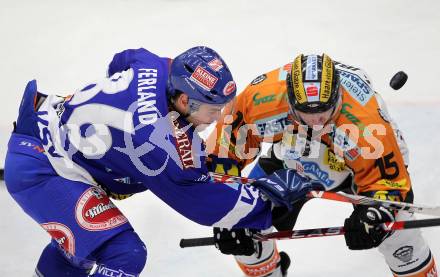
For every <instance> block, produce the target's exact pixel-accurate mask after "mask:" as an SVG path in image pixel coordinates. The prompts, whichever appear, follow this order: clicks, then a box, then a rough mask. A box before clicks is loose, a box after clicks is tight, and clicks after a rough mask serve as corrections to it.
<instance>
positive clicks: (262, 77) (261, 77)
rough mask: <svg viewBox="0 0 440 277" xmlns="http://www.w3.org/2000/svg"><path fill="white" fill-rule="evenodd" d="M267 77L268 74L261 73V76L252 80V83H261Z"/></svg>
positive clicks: (253, 84)
mask: <svg viewBox="0 0 440 277" xmlns="http://www.w3.org/2000/svg"><path fill="white" fill-rule="evenodd" d="M266 79H267V75H266V74H261V75H260V76H258V77H257V78H255V79H253V80H252V82H251V85H252V86H255V85H258V84H259V83H261V82H263V81H264V80H266Z"/></svg>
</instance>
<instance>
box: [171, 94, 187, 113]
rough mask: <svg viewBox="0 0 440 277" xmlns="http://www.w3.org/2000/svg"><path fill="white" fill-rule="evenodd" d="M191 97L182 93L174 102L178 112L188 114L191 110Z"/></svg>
mask: <svg viewBox="0 0 440 277" xmlns="http://www.w3.org/2000/svg"><path fill="white" fill-rule="evenodd" d="M188 103H189V97H188V95H187V94H185V93H180V94H179V95H178V96H177V97H176V98H175V100H174V105H175V107H176V109H177V110H178V112H181V113H182V112H183V113H186V112H187V110H189V105H188Z"/></svg>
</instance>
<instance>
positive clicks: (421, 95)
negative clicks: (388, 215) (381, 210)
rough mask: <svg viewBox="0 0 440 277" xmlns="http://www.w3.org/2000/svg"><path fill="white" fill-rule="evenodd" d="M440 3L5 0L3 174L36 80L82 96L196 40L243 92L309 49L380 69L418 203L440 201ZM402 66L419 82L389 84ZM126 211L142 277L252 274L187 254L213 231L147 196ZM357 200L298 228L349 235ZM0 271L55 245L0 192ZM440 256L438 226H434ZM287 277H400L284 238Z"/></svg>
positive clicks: (330, 243)
mask: <svg viewBox="0 0 440 277" xmlns="http://www.w3.org/2000/svg"><path fill="white" fill-rule="evenodd" d="M439 10H440V2H439V1H438V0H418V1H414V0H370V1H362V2H361V1H353V0H333V1H327V0H320V1H319V0H307V1H305V0H304V1H294V0H279V1H274V0H272V1H269V0H264V1H259V0H253V1H240V0H235V1H234V0H222V1H211V0H199V1H198V0H187V1H184V0H162V1H148V0H143V1H141V0H138V1H135V0H133V1H128V0H126V1H123V0H118V1H116V0H108V1H103V0H96V1H83V0H82V1H63V0H57V1H55V0H40V1H19V0H17V1H10V0H0V87H1V89H0V99H1V101H0V104H1V106H0V111H1V113H0V115H1V117H0V166H1V167H3V163H4V155H5V151H6V143H7V140H8V136H9V134H8V133H9V130H10V123H11V122H12V121H13V120H15V118H16V116H17V107H18V104H19V101H20V98H21V94H22V91H23V88H24V86H25V85H26V82H27V81H28V80H30V79H34V78H35V79H37V80H38V84H39V88H40V90H41V91H44V92H48V93H56V94H67V93H70V92H73V91H74V90H75V89H76V88H79V87H81V86H82V85H83V84H85V83H87V82H89V81H93V80H95V79H98V78H101V77H103V76H104V75H105V71H106V65H107V64H108V62H109V61H110V59H111V57H112V55H113V54H114V53H115V52H119V51H121V50H123V49H126V48H138V47H144V48H147V49H149V50H150V51H152V52H154V53H157V54H159V55H162V56H169V57H173V56H175V55H176V54H178V53H180V52H182V51H184V50H185V49H187V48H189V47H192V46H195V45H201V44H204V45H208V46H211V47H212V48H214V49H216V50H217V51H218V52H219V53H220V54H221V55H222V56H223V57H224V59H225V60H226V62H227V63H228V64H229V66H230V68H231V70H232V72H233V73H234V75H235V78H236V81H237V83H238V89H239V90H241V89H243V88H244V86H245V85H246V84H247V83H248V82H250V81H251V80H252V79H253V78H254V77H256V76H257V75H259V74H261V73H263V72H266V71H269V70H271V69H274V68H276V67H278V66H281V65H283V64H285V63H287V62H289V61H291V60H292V59H293V58H294V57H295V56H296V55H297V54H298V53H300V52H304V53H306V54H307V53H322V52H326V53H327V54H329V55H330V56H331V57H332V58H334V59H336V60H340V61H343V62H346V63H348V64H352V65H356V66H359V67H361V68H363V69H364V70H366V71H367V72H368V74H369V75H370V77H371V79H372V80H373V83H374V87H375V89H376V90H377V91H379V92H381V93H382V95H383V97H384V98H385V100H386V101H387V102H388V106H389V110H390V113H391V115H392V116H393V117H394V119H395V120H396V121H397V122H398V124H399V126H400V127H401V129H402V131H403V132H404V135H405V137H406V141H407V143H408V145H409V148H410V151H411V153H410V154H411V164H410V168H409V169H410V172H411V176H412V178H413V184H414V191H415V202H416V203H419V204H421V203H423V204H431V205H440V182H439V180H438V178H440V148H439V146H438V143H439V142H440V130H439V128H438V125H439V124H440V108H439V106H440V88H439V87H440V54H439V51H440V16H439V15H438V11H439ZM398 70H404V71H406V72H407V73H408V75H409V80H408V83H407V84H406V85H405V86H404V87H403V88H402V89H401V90H400V91H399V92H394V91H392V89H391V88H390V87H389V86H388V82H389V79H390V77H391V76H392V75H393V74H394V73H395V72H396V71H398ZM117 205H118V206H119V207H120V208H121V209H122V210H123V211H124V213H125V214H126V216H127V217H128V218H129V219H130V221H131V223H132V224H133V226H134V227H135V229H136V230H137V232H138V233H139V235H140V237H141V238H142V239H143V240H144V241H145V243H146V245H147V247H148V261H147V266H146V268H145V270H144V273H143V274H142V276H242V275H241V272H240V271H239V269H238V267H237V266H236V264H235V262H234V261H233V258H232V257H230V256H223V255H221V254H219V253H218V252H217V251H216V249H215V248H213V247H201V248H192V249H180V248H179V246H178V243H179V239H180V238H183V237H198V236H207V235H210V234H211V228H207V227H203V226H199V225H197V224H195V223H192V222H190V221H189V220H187V219H185V218H183V217H181V216H180V215H178V214H177V213H176V212H174V211H173V210H172V209H170V208H169V207H168V206H166V205H165V204H164V203H162V202H160V201H159V200H157V199H156V198H155V197H154V195H152V194H151V193H149V192H147V193H144V194H140V195H136V196H134V197H132V198H130V199H128V200H125V201H122V202H118V203H117ZM350 211H351V207H350V205H347V204H343V203H329V202H326V201H325V200H314V201H311V202H309V203H308V204H307V205H306V206H305V208H304V210H303V212H302V213H301V215H300V218H299V219H298V224H297V226H296V227H297V228H313V227H325V226H338V225H341V224H342V223H343V219H344V218H345V217H346V216H348V215H349V214H350ZM0 215H1V216H0V232H1V236H0V257H1V258H0V276H20V277H21V276H31V275H32V272H33V269H34V266H35V264H36V262H37V260H38V257H39V255H40V252H41V250H42V249H43V247H44V246H45V245H46V244H47V243H48V241H49V237H48V235H46V233H45V232H44V231H43V230H42V229H40V228H39V226H38V225H37V224H36V223H34V222H33V221H32V220H31V219H30V218H28V217H27V216H26V215H25V214H24V213H23V212H22V211H21V210H20V208H19V207H18V206H17V205H16V204H15V203H14V202H13V200H12V198H11V197H10V196H9V194H8V193H7V191H6V189H5V188H4V186H3V185H0ZM424 234H425V237H426V239H427V240H428V242H429V244H430V246H431V249H432V251H433V253H434V254H435V255H436V256H437V260H439V259H440V258H439V257H440V227H438V228H428V229H425V230H424ZM279 248H280V249H281V250H283V251H286V252H287V253H289V255H290V256H291V259H292V266H291V270H290V274H289V276H363V277H371V276H374V277H376V276H378V277H380V276H391V274H390V273H389V271H388V269H387V267H386V265H385V262H384V260H383V259H382V257H381V255H380V254H379V253H378V252H377V251H376V250H371V251H359V252H354V251H349V250H347V249H346V247H345V243H344V240H343V237H330V238H314V239H302V240H291V241H282V242H280V243H279Z"/></svg>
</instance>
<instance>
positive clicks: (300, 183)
mask: <svg viewBox="0 0 440 277" xmlns="http://www.w3.org/2000/svg"><path fill="white" fill-rule="evenodd" d="M252 185H253V186H255V187H257V188H258V189H259V190H260V191H261V192H262V193H263V194H264V195H265V196H266V197H267V198H269V200H270V201H272V203H273V204H274V205H275V206H285V207H287V209H289V211H290V210H292V208H293V204H294V203H295V202H296V201H299V200H301V199H304V197H305V196H306V194H307V193H308V192H309V191H311V190H313V189H318V188H322V185H321V184H320V183H318V182H313V181H311V180H310V179H309V178H307V177H304V176H302V175H300V174H299V173H297V172H296V170H293V169H280V170H277V171H275V172H274V173H272V174H270V175H268V176H266V177H263V178H260V179H257V180H256V181H255V182H253V183H252Z"/></svg>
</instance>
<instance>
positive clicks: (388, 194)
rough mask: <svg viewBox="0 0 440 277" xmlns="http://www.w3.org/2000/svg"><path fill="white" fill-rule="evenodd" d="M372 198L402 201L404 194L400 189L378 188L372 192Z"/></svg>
mask: <svg viewBox="0 0 440 277" xmlns="http://www.w3.org/2000/svg"><path fill="white" fill-rule="evenodd" d="M372 194H373V195H372V196H371V197H372V198H374V199H379V200H389V201H397V202H400V201H402V195H401V194H400V191H399V190H378V191H373V192H372Z"/></svg>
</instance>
